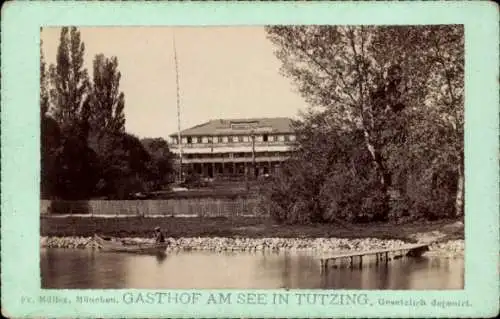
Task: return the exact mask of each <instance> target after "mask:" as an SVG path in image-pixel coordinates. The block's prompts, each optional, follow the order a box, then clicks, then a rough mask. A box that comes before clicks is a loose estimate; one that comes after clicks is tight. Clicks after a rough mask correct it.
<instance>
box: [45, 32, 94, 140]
mask: <svg viewBox="0 0 500 319" xmlns="http://www.w3.org/2000/svg"><path fill="white" fill-rule="evenodd" d="M59 39H60V42H59V46H58V49H57V57H56V65H51V66H50V68H49V74H50V82H51V86H52V89H51V90H50V99H51V104H52V106H53V112H52V113H53V116H54V118H55V119H56V121H57V122H58V123H59V125H60V126H61V129H62V130H63V131H66V130H69V131H71V134H75V135H79V136H81V137H82V138H86V133H87V130H88V116H89V109H88V107H89V106H88V93H89V79H88V74H87V70H86V69H85V68H84V67H83V57H84V53H85V45H84V44H83V42H81V39H80V31H78V29H77V28H76V27H71V28H68V27H62V28H61V34H60V38H59Z"/></svg>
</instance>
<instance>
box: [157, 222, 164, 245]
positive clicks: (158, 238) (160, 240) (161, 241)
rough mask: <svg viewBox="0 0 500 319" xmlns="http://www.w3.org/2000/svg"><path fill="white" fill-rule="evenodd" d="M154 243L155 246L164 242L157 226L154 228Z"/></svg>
mask: <svg viewBox="0 0 500 319" xmlns="http://www.w3.org/2000/svg"><path fill="white" fill-rule="evenodd" d="M155 242H156V243H157V244H160V243H164V242H165V236H164V235H163V232H162V231H161V229H160V227H158V226H156V227H155Z"/></svg>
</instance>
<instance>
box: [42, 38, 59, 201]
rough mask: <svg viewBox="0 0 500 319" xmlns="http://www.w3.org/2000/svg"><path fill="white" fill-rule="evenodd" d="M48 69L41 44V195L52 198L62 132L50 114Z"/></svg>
mask: <svg viewBox="0 0 500 319" xmlns="http://www.w3.org/2000/svg"><path fill="white" fill-rule="evenodd" d="M47 85H48V84H47V68H46V63H45V59H44V55H43V51H42V43H40V173H41V179H40V194H41V197H42V198H51V197H53V196H54V195H55V192H56V188H57V174H58V173H57V165H56V158H57V154H58V152H59V151H60V149H59V148H60V143H61V132H60V129H59V125H58V124H57V122H56V121H55V120H54V119H53V118H52V117H51V116H50V115H49V114H48V110H49V95H48V87H47Z"/></svg>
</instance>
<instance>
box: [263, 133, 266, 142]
mask: <svg viewBox="0 0 500 319" xmlns="http://www.w3.org/2000/svg"><path fill="white" fill-rule="evenodd" d="M262 141H264V142H267V134H264V135H262Z"/></svg>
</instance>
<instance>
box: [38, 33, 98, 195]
mask: <svg viewBox="0 0 500 319" xmlns="http://www.w3.org/2000/svg"><path fill="white" fill-rule="evenodd" d="M84 51H85V46H84V44H83V43H82V42H81V39H80V32H79V31H78V29H77V28H76V27H71V28H68V27H63V28H62V29H61V34H60V43H59V46H58V50H57V57H56V64H55V65H51V66H50V67H49V81H48V82H49V83H48V84H50V90H49V102H50V107H47V106H46V105H44V104H43V103H44V100H41V108H42V109H43V108H44V107H47V109H48V110H49V112H48V115H47V116H49V115H50V117H51V118H53V119H54V121H55V123H57V129H56V125H54V124H55V123H52V120H51V119H49V118H48V117H43V119H44V120H45V122H46V124H47V125H48V126H50V127H51V129H50V130H48V129H47V128H46V126H47V125H45V124H44V125H42V140H43V141H45V140H47V139H51V138H52V139H54V138H55V139H56V140H57V141H58V145H59V147H58V149H57V152H56V153H55V154H53V155H54V156H55V158H53V161H51V163H53V166H52V165H51V167H55V170H50V171H49V172H46V173H44V176H45V175H50V176H51V178H55V179H56V182H55V186H54V188H53V190H52V192H53V195H57V196H58V197H61V198H64V199H79V198H88V197H89V196H90V195H91V194H92V192H93V185H95V182H96V179H97V174H98V173H97V172H96V171H95V169H96V167H97V165H96V158H95V157H96V156H95V153H94V152H93V151H92V149H90V148H89V147H88V144H87V135H88V129H89V125H88V117H89V105H88V89H89V80H88V75H87V70H86V69H85V68H84V67H83V56H84ZM40 80H41V82H42V83H43V81H45V78H44V77H42V76H41V79H40ZM42 83H41V86H42V87H43V85H42ZM41 94H43V90H41ZM50 123H52V124H50ZM49 124H50V125H49ZM43 143H45V142H43ZM42 178H44V177H42Z"/></svg>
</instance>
